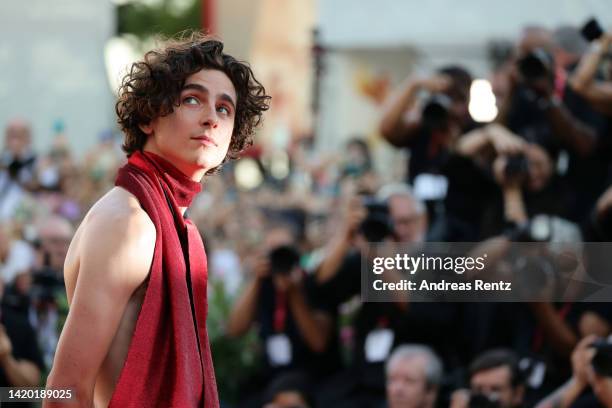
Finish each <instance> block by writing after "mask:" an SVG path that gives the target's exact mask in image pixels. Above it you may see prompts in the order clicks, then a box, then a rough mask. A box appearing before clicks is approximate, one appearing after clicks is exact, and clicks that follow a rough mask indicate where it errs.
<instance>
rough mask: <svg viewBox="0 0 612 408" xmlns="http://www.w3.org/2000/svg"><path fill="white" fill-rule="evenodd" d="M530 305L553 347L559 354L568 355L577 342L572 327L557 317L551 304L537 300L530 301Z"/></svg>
mask: <svg viewBox="0 0 612 408" xmlns="http://www.w3.org/2000/svg"><path fill="white" fill-rule="evenodd" d="M530 306H531V310H532V311H533V314H534V315H535V318H536V320H537V321H538V323H539V324H540V326H541V327H542V329H543V331H544V335H545V336H546V338H547V339H548V341H549V342H550V344H551V346H552V347H553V349H554V350H555V351H556V352H557V353H558V354H559V355H561V356H563V357H568V356H569V355H570V354H571V352H572V349H573V348H574V346H576V343H577V342H578V338H577V337H576V335H575V334H574V332H573V331H572V329H571V328H570V327H569V325H568V324H567V323H566V322H565V321H563V319H562V318H561V317H559V315H558V314H557V311H556V310H555V308H554V307H553V305H552V304H550V303H547V302H537V303H531V304H530Z"/></svg>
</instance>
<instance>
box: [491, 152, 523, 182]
mask: <svg viewBox="0 0 612 408" xmlns="http://www.w3.org/2000/svg"><path fill="white" fill-rule="evenodd" d="M528 172H529V164H528V162H527V158H526V157H525V155H524V154H523V153H522V152H520V153H517V154H513V155H505V154H504V155H500V156H498V157H497V158H496V159H495V161H494V162H493V176H494V177H495V181H497V183H498V184H499V185H500V186H502V187H503V188H520V187H521V185H522V184H523V183H524V181H525V179H526V178H527V176H528Z"/></svg>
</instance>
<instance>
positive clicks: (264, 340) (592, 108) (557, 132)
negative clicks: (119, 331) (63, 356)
mask: <svg viewBox="0 0 612 408" xmlns="http://www.w3.org/2000/svg"><path fill="white" fill-rule="evenodd" d="M590 28H591V29H590V30H586V31H588V32H587V34H589V33H591V34H592V32H593V31H597V30H594V29H593V24H591V27H590ZM583 31H585V30H583ZM587 37H588V35H587ZM611 45H612V35H610V34H608V33H602V32H600V33H598V35H594V36H593V38H590V42H589V40H587V39H586V38H585V36H584V33H581V31H580V29H579V28H577V27H570V26H564V27H559V28H557V29H555V30H549V29H546V28H544V27H539V26H532V27H526V28H524V29H523V30H522V31H521V32H520V35H519V38H518V40H517V41H516V43H515V44H511V45H510V46H507V47H505V48H504V47H501V46H500V45H499V44H497V45H496V47H495V51H496V52H492V56H494V58H492V67H493V69H492V73H491V83H492V85H493V90H494V93H495V95H496V97H497V102H498V108H499V114H498V116H497V118H496V119H495V120H494V121H493V122H492V123H488V124H483V123H476V122H475V121H474V120H473V119H472V118H471V117H470V115H469V112H468V104H469V97H470V85H471V83H472V76H471V74H470V73H469V71H468V70H467V69H465V68H464V67H461V66H458V65H453V66H445V67H441V68H440V69H439V70H437V72H435V73H434V74H432V75H430V76H429V77H418V78H417V77H414V76H409V77H408V78H407V79H406V80H405V81H404V82H403V83H402V84H401V85H400V86H399V87H398V89H397V90H396V92H394V94H393V95H392V96H390V97H389V98H388V101H387V102H386V104H385V106H384V108H383V111H382V115H381V120H380V125H379V130H380V134H381V137H382V138H384V139H385V140H386V141H388V143H390V144H391V145H392V146H395V147H397V148H399V149H403V150H405V151H406V152H407V157H408V160H407V168H406V178H405V180H397V181H394V182H392V183H382V181H381V180H382V178H381V177H380V175H379V174H378V171H377V169H378V168H379V165H380V164H377V163H375V161H374V159H373V155H372V154H371V152H370V149H369V146H368V144H367V143H366V141H364V139H362V138H359V137H356V138H353V139H351V140H350V141H349V142H347V144H346V146H345V149H344V150H343V152H342V154H341V155H338V154H329V157H328V158H323V157H322V156H321V155H320V154H314V152H313V149H312V143H311V140H309V139H301V140H296V141H295V142H293V143H292V144H291V145H290V146H288V147H287V151H286V154H287V155H288V157H289V158H290V171H289V173H288V175H287V176H286V177H283V178H278V177H275V174H274V171H272V170H271V168H270V166H269V165H268V163H269V160H266V152H265V151H264V152H262V151H261V149H259V148H258V147H257V146H255V147H254V148H251V149H250V150H248V151H246V152H245V154H244V155H243V157H244V158H243V159H242V160H243V161H246V160H249V161H252V162H254V163H255V167H254V169H255V170H256V171H258V172H260V173H261V175H262V178H263V183H262V184H261V185H259V186H258V187H256V188H252V189H247V188H244V187H242V186H241V185H240V183H238V182H237V178H236V171H235V170H236V163H235V162H230V163H228V164H226V165H225V166H224V168H223V170H222V174H221V176H220V177H213V178H205V180H204V189H203V192H202V193H201V194H200V195H199V196H198V198H197V199H196V201H195V202H194V204H193V205H192V207H191V208H190V209H189V211H188V213H189V217H190V218H191V219H192V220H193V221H194V223H195V224H196V225H197V226H198V228H199V230H200V231H201V234H202V237H203V238H204V241H205V246H206V248H207V253H208V270H209V277H210V280H209V291H210V292H211V296H210V297H211V299H210V304H211V311H210V313H211V318H210V319H209V326H210V333H211V342H212V351H213V355H214V363H215V367H216V371H217V376H218V382H219V386H220V390H221V394H220V397H221V399H222V400H223V404H224V406H228V407H247V408H248V407H262V406H264V407H268V408H283V407H285V408H289V407H292V408H296V407H300V408H312V407H332V406H333V407H337V408H341V407H384V406H388V407H389V408H401V407H438V406H451V407H454V408H459V407H480V406H485V407H494V406H499V407H521V406H539V407H549V406H550V407H557V406H564V407H569V406H612V344H608V343H607V342H606V340H605V339H606V337H607V336H608V335H609V334H610V331H611V324H612V307H611V306H610V304H609V303H586V302H571V301H567V302H525V303H491V302H487V303H480V302H469V303H442V302H440V303H418V302H410V299H409V298H406V297H402V296H398V297H397V299H394V300H393V301H390V302H384V303H374V302H362V301H360V295H361V282H362V281H361V275H360V274H361V265H362V261H363V257H364V256H365V255H364V254H365V253H367V249H368V243H371V242H389V243H396V244H414V243H420V242H473V243H477V242H492V240H496V241H495V242H500V240H501V241H504V240H505V241H507V242H511V241H515V240H523V241H538V240H540V241H546V242H557V241H560V240H561V241H562V240H568V239H569V240H572V241H584V242H606V241H610V239H609V237H612V187H611V185H612V183H611V182H612V178H611V176H612V172H611V169H612V167H611V165H612V65H610V63H609V61H610V54H609V53H610V51H612V47H611ZM501 48H504V50H505V52H499V51H500V49H501ZM424 93H425V94H426V95H428V96H427V97H425V98H424V97H422V95H423V94H424ZM54 131H55V136H54V142H53V144H52V146H51V148H50V149H49V150H48V151H46V152H37V151H36V150H35V149H34V147H33V142H32V134H31V130H30V127H29V124H28V123H27V121H25V120H22V119H15V120H12V121H11V122H9V123H8V124H6V127H5V139H4V146H3V148H2V151H1V155H0V288H2V289H0V299H1V301H2V308H1V315H0V322H1V325H0V386H36V385H39V384H44V378H45V376H46V373H47V372H48V370H49V368H50V367H51V365H52V362H53V355H54V351H55V348H56V346H57V341H58V338H59V333H60V332H61V328H62V325H63V322H64V320H65V318H66V315H67V313H68V302H67V299H66V294H65V288H64V279H63V266H64V265H63V263H64V259H65V257H66V253H67V252H68V245H69V243H70V240H71V238H72V236H73V234H74V232H75V229H76V227H77V226H78V224H79V222H80V221H81V219H82V217H83V216H84V215H85V213H86V212H87V210H88V209H89V207H90V206H91V204H92V203H93V202H95V201H96V200H97V199H98V198H99V197H100V196H101V195H102V194H104V193H105V192H106V191H108V190H109V189H110V188H111V187H112V186H113V185H114V179H115V176H116V171H117V169H118V167H119V166H120V165H121V164H122V163H123V162H124V161H125V154H124V153H122V152H121V149H120V144H121V140H119V139H120V138H119V137H117V136H116V135H114V134H113V132H110V131H109V132H105V133H102V134H101V135H100V136H99V138H98V142H97V144H96V146H95V147H94V148H93V149H92V150H91V152H90V153H88V154H86V155H85V156H84V158H83V160H81V161H79V160H77V159H76V157H75V155H74V154H73V153H72V152H71V149H70V146H69V144H68V143H67V139H66V136H65V133H64V132H65V130H64V128H63V125H62V124H61V122H58V123H57V124H56V125H55V126H54ZM330 153H332V152H330ZM338 157H339V158H338ZM255 170H254V171H255ZM542 215H544V216H546V219H547V220H549V221H550V225H551V226H552V228H550V231H548V236H547V237H546V238H545V239H543V238H541V237H540V236H536V235H538V234H536V233H534V228H533V227H534V220H535V219H536V218H538V217H539V218H538V219H540V220H541V219H542V218H541V216H542ZM536 232H537V231H536ZM540 235H541V234H540ZM587 256H590V257H592V258H597V257H598V256H599V257H601V259H605V253H601V251H600V252H597V251H593V252H587ZM601 259H600V260H601ZM592 263H593V264H596V263H597V262H595V261H593V262H592ZM604 272H605V271H604ZM593 274H594V275H597V271H594V272H593ZM600 275H601V276H598V277H599V278H600V279H601V282H604V283H605V282H607V281H606V280H605V278H606V276H605V273H601V274H600ZM224 302H225V303H224ZM215 308H216V309H215ZM217 309H218V310H217ZM247 340H248V341H247ZM231 342H239V343H237V344H240V348H235V349H229V350H231V352H225V353H224V352H223V351H224V350H225V351H227V350H228V347H227V344H229V343H231ZM152 358H154V357H152ZM224 367H231V370H229V369H228V370H225V369H224ZM229 390H231V391H229ZM385 404H386V405H385Z"/></svg>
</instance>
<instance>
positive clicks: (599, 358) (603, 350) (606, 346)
mask: <svg viewBox="0 0 612 408" xmlns="http://www.w3.org/2000/svg"><path fill="white" fill-rule="evenodd" d="M591 347H593V348H594V349H595V355H594V356H593V360H591V365H592V366H593V370H595V372H596V373H597V374H598V375H600V376H602V377H612V343H610V342H609V341H608V340H596V341H594V342H593V343H592V344H591Z"/></svg>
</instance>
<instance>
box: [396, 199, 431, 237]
mask: <svg viewBox="0 0 612 408" xmlns="http://www.w3.org/2000/svg"><path fill="white" fill-rule="evenodd" d="M389 215H390V216H391V221H392V222H393V229H394V231H395V235H396V236H397V240H398V242H405V243H412V242H421V241H423V237H424V236H425V231H426V229H427V219H426V215H425V213H422V214H419V212H418V211H417V207H416V205H415V202H414V200H412V199H410V197H405V196H399V195H398V196H392V197H391V198H390V199H389Z"/></svg>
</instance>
